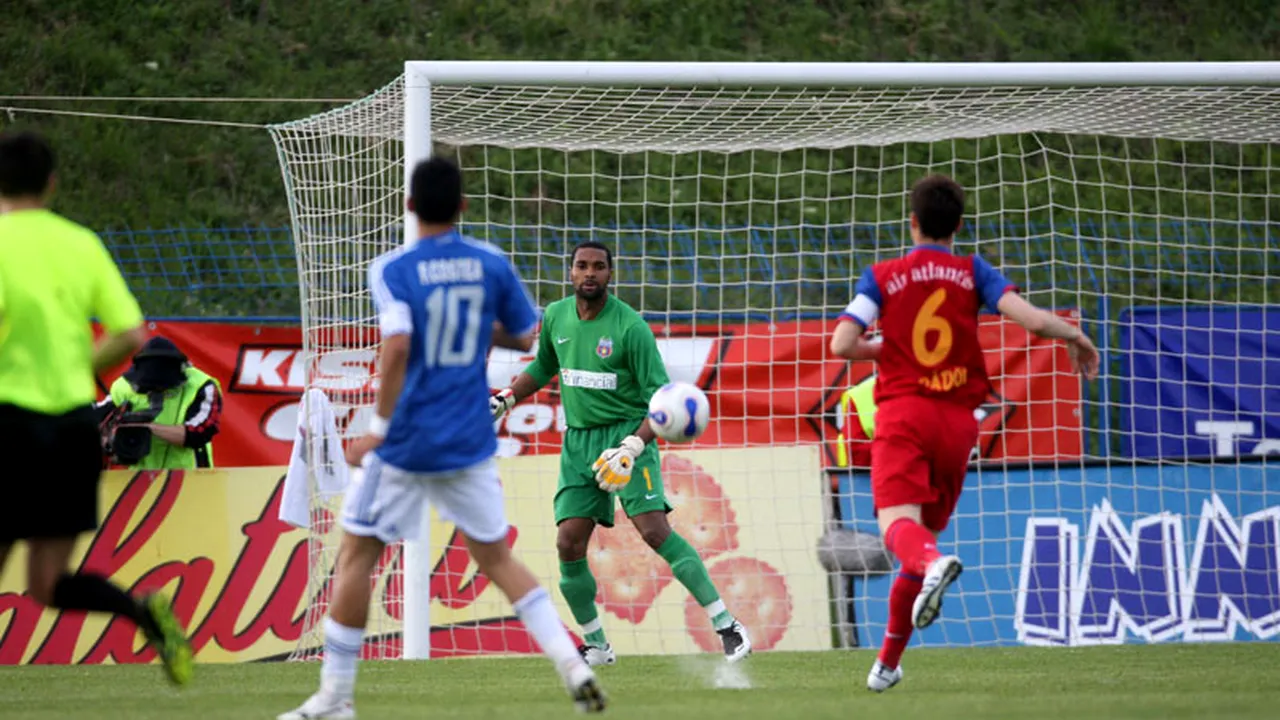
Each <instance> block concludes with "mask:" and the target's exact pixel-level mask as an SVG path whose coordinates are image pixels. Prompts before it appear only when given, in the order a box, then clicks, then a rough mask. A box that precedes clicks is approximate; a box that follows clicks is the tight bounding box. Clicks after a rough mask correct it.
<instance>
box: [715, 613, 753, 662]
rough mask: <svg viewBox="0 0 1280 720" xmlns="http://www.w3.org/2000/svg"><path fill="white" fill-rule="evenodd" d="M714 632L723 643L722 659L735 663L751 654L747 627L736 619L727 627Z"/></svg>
mask: <svg viewBox="0 0 1280 720" xmlns="http://www.w3.org/2000/svg"><path fill="white" fill-rule="evenodd" d="M716 632H717V633H719V634H720V641H721V642H723V643H724V659H725V660H727V661H728V662H731V663H736V662H738V661H739V660H741V659H742V658H744V657H746V656H748V655H750V654H751V638H749V637H747V629H746V628H745V627H743V626H742V623H740V622H738V621H737V619H734V621H733V624H732V625H730V626H729V627H727V628H725V629H723V630H717V631H716Z"/></svg>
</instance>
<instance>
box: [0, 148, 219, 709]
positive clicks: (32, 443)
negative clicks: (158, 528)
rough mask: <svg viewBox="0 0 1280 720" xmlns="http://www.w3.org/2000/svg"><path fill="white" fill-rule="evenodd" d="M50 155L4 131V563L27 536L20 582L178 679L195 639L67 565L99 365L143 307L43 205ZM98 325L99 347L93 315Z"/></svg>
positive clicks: (97, 465)
mask: <svg viewBox="0 0 1280 720" xmlns="http://www.w3.org/2000/svg"><path fill="white" fill-rule="evenodd" d="M53 171H54V153H53V149H52V148H51V147H50V146H49V144H48V143H47V142H46V141H45V140H44V139H43V138H41V137H40V136H38V135H36V134H34V133H14V134H10V133H5V134H0V457H3V458H4V462H5V465H4V467H5V469H4V470H2V471H0V476H2V477H3V481H0V482H3V487H0V492H2V493H4V500H3V501H0V571H3V569H4V565H5V561H6V560H7V559H8V557H9V551H10V550H12V549H13V546H14V544H15V543H17V542H18V541H19V540H22V541H25V542H26V544H27V551H28V553H27V592H28V594H29V595H30V596H31V597H32V598H34V599H35V600H36V601H37V602H39V603H41V604H42V605H45V606H47V607H52V608H58V609H61V610H81V611H87V612H106V613H112V614H115V615H122V616H124V617H127V618H129V619H130V620H132V621H133V622H134V623H136V624H137V625H138V627H139V628H140V629H141V630H142V631H143V634H144V635H145V636H146V638H147V641H148V642H149V643H150V644H151V645H152V646H153V647H155V648H156V651H157V654H159V656H160V658H161V661H162V662H163V663H164V667H165V670H166V671H167V673H168V675H169V677H170V679H171V680H173V681H174V682H175V683H179V684H185V683H186V682H188V681H189V680H190V678H191V674H192V670H193V662H192V654H191V646H190V644H189V643H188V642H187V639H186V636H185V631H184V630H183V629H182V627H181V625H180V624H179V623H178V620H177V619H176V618H175V617H174V615H173V611H172V608H170V606H169V602H168V601H167V600H165V599H164V598H163V597H161V596H160V595H158V594H157V595H148V596H146V597H143V598H141V599H135V598H133V597H132V596H130V595H129V594H128V593H127V592H125V591H124V590H122V589H121V588H120V587H119V586H117V585H115V584H113V583H112V582H111V581H109V580H108V579H107V578H106V577H103V576H102V575H99V574H96V573H93V572H89V571H85V572H79V573H72V572H70V571H69V570H68V568H69V567H70V560H71V553H72V550H73V549H74V548H75V543H76V538H77V536H79V535H80V534H81V533H83V532H87V531H91V530H94V529H96V528H97V526H98V483H99V480H100V476H101V473H102V470H101V468H102V455H101V446H100V445H99V435H98V425H97V422H96V414H95V412H94V409H93V404H94V400H95V399H96V394H95V384H94V375H95V373H97V372H100V371H102V370H105V369H107V368H110V367H113V366H115V365H117V364H119V363H120V362H122V361H123V360H124V359H125V358H127V357H129V355H130V354H132V353H133V352H134V351H136V350H137V349H138V348H139V347H141V345H142V342H143V340H144V338H145V333H144V331H143V328H142V311H141V310H140V309H139V308H138V302H137V300H135V299H134V297H133V295H132V294H131V293H130V292H129V288H128V287H127V286H126V285H125V282H124V278H122V277H121V276H120V270H119V269H118V268H117V267H116V265H115V263H114V262H113V261H112V259H111V256H110V255H109V254H108V253H107V250H106V248H105V247H103V245H102V242H101V241H100V240H99V239H98V237H97V236H96V235H95V234H94V233H93V232H92V231H90V230H89V229H87V228H85V227H82V226H80V225H77V224H76V223H73V222H71V221H70V220H67V219H66V218H63V217H61V216H59V215H58V214H56V213H54V212H52V211H50V210H48V209H47V207H46V204H47V202H48V200H49V197H50V194H51V193H52V191H53V187H54V172H53ZM93 318H97V319H98V321H99V322H101V323H102V325H103V327H104V328H105V330H106V337H105V338H104V340H103V341H102V342H101V343H99V344H98V345H97V347H95V346H94V342H93V334H92V330H91V327H90V321H91V319H93Z"/></svg>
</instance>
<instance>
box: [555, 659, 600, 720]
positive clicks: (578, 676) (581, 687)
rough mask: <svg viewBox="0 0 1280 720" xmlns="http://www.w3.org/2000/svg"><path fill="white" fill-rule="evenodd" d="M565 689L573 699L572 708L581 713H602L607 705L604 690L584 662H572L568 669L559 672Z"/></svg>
mask: <svg viewBox="0 0 1280 720" xmlns="http://www.w3.org/2000/svg"><path fill="white" fill-rule="evenodd" d="M561 677H563V678H564V686H565V689H567V690H568V691H569V696H570V697H572V698H573V706H574V708H576V709H577V711H578V712H581V713H598V712H604V708H605V705H606V704H607V702H606V698H605V694H604V690H601V689H600V684H599V683H598V682H596V674H595V673H593V672H591V668H590V667H588V666H587V663H585V662H578V661H576V660H575V661H574V662H573V663H572V664H571V665H570V666H569V667H568V668H566V669H564V670H561Z"/></svg>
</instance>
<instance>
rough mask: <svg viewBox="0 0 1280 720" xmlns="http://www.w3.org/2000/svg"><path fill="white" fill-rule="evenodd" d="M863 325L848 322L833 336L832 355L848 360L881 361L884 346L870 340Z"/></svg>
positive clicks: (839, 326)
mask: <svg viewBox="0 0 1280 720" xmlns="http://www.w3.org/2000/svg"><path fill="white" fill-rule="evenodd" d="M865 333H866V328H864V327H862V325H861V323H857V322H854V321H852V320H847V321H845V322H842V323H840V324H839V325H836V331H835V332H834V333H832V335H831V354H833V355H835V356H836V357H842V358H845V359H846V360H876V361H878V360H880V350H881V349H882V348H883V344H881V343H879V342H876V341H873V340H869V339H867V337H866V334H865Z"/></svg>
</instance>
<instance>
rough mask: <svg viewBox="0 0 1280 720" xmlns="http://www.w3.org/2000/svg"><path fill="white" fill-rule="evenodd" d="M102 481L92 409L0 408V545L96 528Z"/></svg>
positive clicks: (96, 427) (99, 447)
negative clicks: (60, 411) (42, 410)
mask: <svg viewBox="0 0 1280 720" xmlns="http://www.w3.org/2000/svg"><path fill="white" fill-rule="evenodd" d="M101 476H102V445H101V440H100V439H99V434H98V424H97V421H96V416H95V414H94V412H93V408H92V407H91V406H89V407H84V408H81V409H78V410H73V411H71V412H69V413H67V414H65V415H44V414H41V413H36V412H31V411H30V410H24V409H22V408H19V407H17V406H14V405H0V478H2V479H0V488H2V490H0V492H3V493H4V495H3V496H2V499H0V543H7V542H12V541H14V540H24V539H27V538H65V537H74V536H76V535H79V534H80V533H83V532H87V531H89V530H93V529H95V528H97V527H98V482H99V480H100V479H101Z"/></svg>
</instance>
